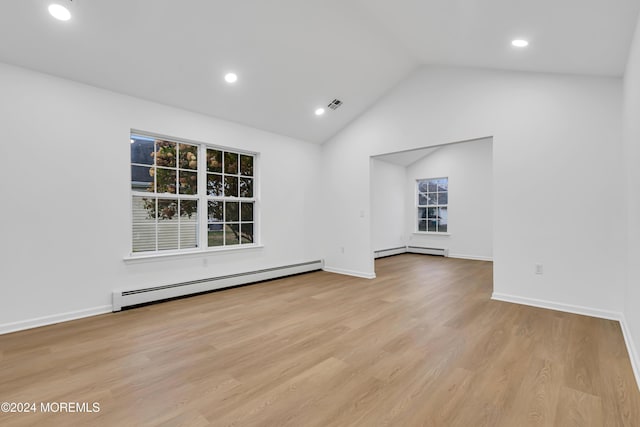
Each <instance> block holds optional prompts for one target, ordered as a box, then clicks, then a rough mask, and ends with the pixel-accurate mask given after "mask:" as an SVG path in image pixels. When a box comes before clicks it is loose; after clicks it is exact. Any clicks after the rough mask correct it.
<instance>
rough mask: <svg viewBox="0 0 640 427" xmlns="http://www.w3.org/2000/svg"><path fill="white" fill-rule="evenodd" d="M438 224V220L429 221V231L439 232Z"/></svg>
mask: <svg viewBox="0 0 640 427" xmlns="http://www.w3.org/2000/svg"><path fill="white" fill-rule="evenodd" d="M437 222H438V220H436V219H429V220H427V231H437Z"/></svg>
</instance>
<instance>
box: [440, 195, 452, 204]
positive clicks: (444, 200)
mask: <svg viewBox="0 0 640 427" xmlns="http://www.w3.org/2000/svg"><path fill="white" fill-rule="evenodd" d="M448 203H449V193H438V204H439V205H446V204H448Z"/></svg>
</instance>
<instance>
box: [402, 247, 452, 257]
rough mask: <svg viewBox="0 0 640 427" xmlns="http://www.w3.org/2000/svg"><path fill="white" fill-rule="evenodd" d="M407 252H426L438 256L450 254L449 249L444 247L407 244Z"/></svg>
mask: <svg viewBox="0 0 640 427" xmlns="http://www.w3.org/2000/svg"><path fill="white" fill-rule="evenodd" d="M407 252H409V253H412V254H426V255H437V256H445V257H448V256H449V249H444V248H425V247H422V246H407Z"/></svg>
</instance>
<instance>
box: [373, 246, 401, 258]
mask: <svg viewBox="0 0 640 427" xmlns="http://www.w3.org/2000/svg"><path fill="white" fill-rule="evenodd" d="M406 252H407V247H406V246H399V247H397V248H390V249H380V250H377V251H373V257H374V258H383V257H386V256H392V255H399V254H404V253H406Z"/></svg>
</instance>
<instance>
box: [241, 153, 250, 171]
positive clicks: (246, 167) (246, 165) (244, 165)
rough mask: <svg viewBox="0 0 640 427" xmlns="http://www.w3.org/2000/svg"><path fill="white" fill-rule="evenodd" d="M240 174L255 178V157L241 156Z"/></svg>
mask: <svg viewBox="0 0 640 427" xmlns="http://www.w3.org/2000/svg"><path fill="white" fill-rule="evenodd" d="M240 174H241V175H244V176H253V156H245V155H242V154H241V155H240Z"/></svg>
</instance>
